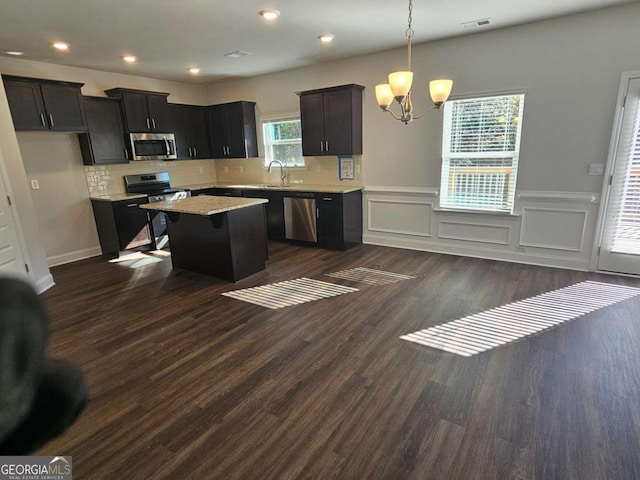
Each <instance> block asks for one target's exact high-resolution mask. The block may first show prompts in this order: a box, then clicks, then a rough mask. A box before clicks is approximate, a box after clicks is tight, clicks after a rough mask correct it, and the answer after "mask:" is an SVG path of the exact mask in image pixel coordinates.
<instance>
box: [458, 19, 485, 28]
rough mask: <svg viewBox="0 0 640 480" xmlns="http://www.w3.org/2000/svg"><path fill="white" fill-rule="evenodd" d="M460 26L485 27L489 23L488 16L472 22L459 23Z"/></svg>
mask: <svg viewBox="0 0 640 480" xmlns="http://www.w3.org/2000/svg"><path fill="white" fill-rule="evenodd" d="M460 25H461V26H462V28H478V27H486V26H487V25H491V19H490V18H483V19H481V20H473V21H472V22H465V23H461V24H460Z"/></svg>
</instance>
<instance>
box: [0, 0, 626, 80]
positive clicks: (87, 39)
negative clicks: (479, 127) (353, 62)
mask: <svg viewBox="0 0 640 480" xmlns="http://www.w3.org/2000/svg"><path fill="white" fill-rule="evenodd" d="M414 2H415V4H414V10H413V28H414V31H415V36H414V43H420V42H425V41H429V40H434V39H439V38H445V37H452V36H456V35H464V34H468V33H474V32H477V31H479V29H463V28H462V27H461V25H460V24H461V23H463V22H469V21H473V20H479V19H484V18H487V17H490V18H491V21H492V24H491V25H490V26H488V27H482V28H483V29H492V28H501V27H505V26H508V25H515V24H520V23H526V22H531V21H535V20H540V19H544V18H550V17H555V16H560V15H566V14H571V13H576V12H582V11H588V10H592V9H596V8H601V7H607V6H613V5H618V4H622V3H629V0H482V1H477V0H449V1H446V2H443V1H438V2H436V1H435V0H414ZM265 8H273V9H277V10H279V11H280V12H281V16H280V18H279V19H278V20H276V21H275V22H273V23H267V22H266V21H264V20H263V19H262V17H260V16H259V15H258V11H259V10H262V9H265ZM407 15H408V0H407V1H405V0H402V1H400V0H395V1H390V0H321V1H317V0H316V1H305V0H235V1H221V0H2V5H1V7H0V55H5V52H6V51H9V50H18V51H23V52H24V56H23V57H21V58H24V59H30V60H38V61H43V62H49V63H56V64H62V65H72V66H77V67H85V68H91V69H96V70H104V71H110V72H119V73H129V74H133V75H140V76H145V77H153V78H160V79H166V80H176V81H186V82H194V83H212V82H215V81H219V80H222V79H226V78H229V77H236V76H253V75H258V74H262V73H268V72H273V71H277V70H285V69H289V68H294V67H300V66H304V65H309V64H313V63H319V62H323V61H327V60H331V59H335V58H342V57H348V56H352V55H359V54H364V53H370V52H375V51H380V50H386V49H389V48H394V47H399V46H402V45H404V44H405V42H406V40H405V30H406V28H407ZM322 33H331V34H333V35H335V40H334V42H333V43H332V44H330V45H324V44H321V43H320V41H319V40H318V35H320V34H322ZM56 40H61V41H65V42H68V43H69V44H70V45H71V48H70V50H69V51H68V52H59V51H55V50H54V49H52V48H51V46H50V43H51V42H53V41H56ZM234 50H245V51H247V52H250V53H251V54H250V55H248V56H246V57H241V58H237V59H232V58H227V57H225V56H224V54H225V53H229V52H232V51H234ZM125 54H133V55H136V56H138V58H139V61H138V63H136V64H135V65H129V64H125V63H124V62H123V61H122V59H121V58H120V57H121V56H122V55H125ZM191 66H198V67H200V68H201V73H200V74H199V75H198V76H193V75H191V74H190V73H188V72H187V68H188V67H191Z"/></svg>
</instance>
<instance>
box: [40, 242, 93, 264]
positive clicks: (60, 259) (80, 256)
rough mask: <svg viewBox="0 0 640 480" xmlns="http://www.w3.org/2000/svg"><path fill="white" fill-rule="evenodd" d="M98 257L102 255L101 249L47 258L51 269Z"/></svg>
mask: <svg viewBox="0 0 640 480" xmlns="http://www.w3.org/2000/svg"><path fill="white" fill-rule="evenodd" d="M98 255H102V250H101V249H100V247H91V248H85V249H82V250H75V251H73V252H68V253H63V254H61V255H52V256H51V257H47V261H48V262H49V267H55V266H57V265H64V264H65V263H71V262H77V261H78V260H84V259H85V258H91V257H97V256H98Z"/></svg>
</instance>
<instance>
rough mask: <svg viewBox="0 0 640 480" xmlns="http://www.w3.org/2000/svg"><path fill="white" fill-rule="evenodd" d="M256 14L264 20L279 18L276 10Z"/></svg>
mask: <svg viewBox="0 0 640 480" xmlns="http://www.w3.org/2000/svg"><path fill="white" fill-rule="evenodd" d="M258 13H259V14H260V16H261V17H262V18H264V19H265V20H275V19H276V18H278V17H279V16H280V12H279V11H278V10H260V11H259V12H258Z"/></svg>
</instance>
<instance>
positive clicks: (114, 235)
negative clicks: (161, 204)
mask: <svg viewBox="0 0 640 480" xmlns="http://www.w3.org/2000/svg"><path fill="white" fill-rule="evenodd" d="M143 203H149V199H147V198H146V197H145V198H135V199H131V200H120V201H115V202H110V201H107V200H96V199H91V206H92V207H93V216H94V217H95V220H96V228H97V230H98V238H99V239H100V248H101V249H102V255H104V256H105V257H107V258H117V257H118V256H119V254H120V252H121V251H122V250H129V249H133V248H138V247H146V246H148V247H149V248H155V247H154V239H153V233H152V231H151V228H150V226H149V213H148V212H147V211H146V210H142V209H140V208H139V205H140V204H143Z"/></svg>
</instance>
